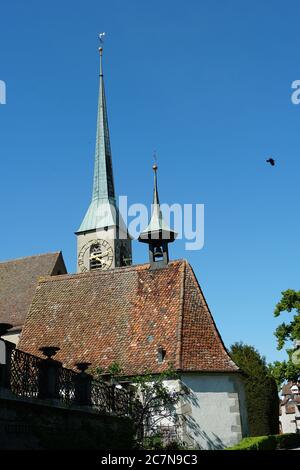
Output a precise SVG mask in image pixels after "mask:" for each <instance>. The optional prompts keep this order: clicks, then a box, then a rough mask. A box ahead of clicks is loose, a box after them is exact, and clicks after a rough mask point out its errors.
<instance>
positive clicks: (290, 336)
mask: <svg viewBox="0 0 300 470" xmlns="http://www.w3.org/2000/svg"><path fill="white" fill-rule="evenodd" d="M292 311H294V312H295V315H294V316H293V319H292V320H291V321H290V322H289V323H284V322H283V323H281V325H279V326H278V327H277V328H276V331H275V336H276V338H277V343H278V346H277V349H279V350H280V349H282V348H283V346H284V345H285V344H286V342H287V341H294V340H296V339H300V291H295V290H292V289H288V290H286V291H283V292H282V298H281V300H280V302H278V304H277V305H276V307H275V310H274V317H279V315H281V313H282V312H289V313H290V312H292Z"/></svg>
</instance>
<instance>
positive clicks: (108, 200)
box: [77, 47, 117, 233]
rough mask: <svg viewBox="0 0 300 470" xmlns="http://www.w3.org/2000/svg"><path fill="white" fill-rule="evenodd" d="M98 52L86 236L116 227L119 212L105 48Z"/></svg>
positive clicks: (82, 228) (81, 227)
mask: <svg viewBox="0 0 300 470" xmlns="http://www.w3.org/2000/svg"><path fill="white" fill-rule="evenodd" d="M99 52H100V84H99V100H98V115H97V133H96V149H95V169H94V184H93V195H92V202H91V204H90V207H89V209H88V211H87V213H86V215H85V217H84V219H83V222H82V224H81V226H80V228H79V230H78V232H86V231H89V230H94V229H99V228H102V227H109V226H111V225H114V224H115V223H116V210H117V209H116V199H115V188H114V178H113V170H112V158H111V149H110V138H109V128H108V118H107V109H106V99H105V89H104V79H103V67H102V55H103V49H102V47H100V48H99ZM78 232H77V233H78Z"/></svg>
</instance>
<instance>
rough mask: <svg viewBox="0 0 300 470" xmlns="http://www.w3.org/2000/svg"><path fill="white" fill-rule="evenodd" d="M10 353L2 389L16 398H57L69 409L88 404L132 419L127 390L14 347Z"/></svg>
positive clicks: (99, 409)
mask: <svg viewBox="0 0 300 470" xmlns="http://www.w3.org/2000/svg"><path fill="white" fill-rule="evenodd" d="M2 341H3V340H2ZM4 343H7V342H6V341H4ZM7 350H9V357H8V358H7V362H6V364H3V365H2V366H4V372H5V373H4V374H3V377H5V380H4V381H3V383H2V386H4V387H5V388H8V389H9V390H10V392H11V393H13V394H14V395H16V396H18V397H22V398H52V399H53V398H55V399H56V400H57V401H59V402H61V403H62V404H64V405H67V406H72V405H79V404H80V405H82V404H85V405H89V406H90V407H92V408H93V409H94V410H96V411H98V412H99V413H104V414H113V415H116V416H131V411H132V396H131V393H130V392H129V391H128V390H127V389H126V388H122V387H120V385H117V384H111V383H105V382H104V381H99V380H93V379H92V377H91V376H90V375H89V374H86V373H85V372H83V373H77V372H75V371H74V370H71V369H67V368H65V367H62V365H61V363H60V362H58V361H55V360H53V359H49V358H48V359H42V358H40V357H37V356H33V355H32V354H28V353H26V352H24V351H21V350H19V349H14V348H10V349H9V348H8V349H7ZM0 379H1V376H0ZM0 387H1V380H0Z"/></svg>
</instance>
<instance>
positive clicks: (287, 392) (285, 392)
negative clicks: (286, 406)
mask: <svg viewBox="0 0 300 470" xmlns="http://www.w3.org/2000/svg"><path fill="white" fill-rule="evenodd" d="M293 385H296V386H298V387H299V389H300V383H299V382H292V381H290V382H288V383H286V384H284V385H283V386H282V389H281V394H282V395H291V394H292V393H293V392H292V390H291V388H292V387H293Z"/></svg>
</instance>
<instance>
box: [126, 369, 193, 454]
mask: <svg viewBox="0 0 300 470" xmlns="http://www.w3.org/2000/svg"><path fill="white" fill-rule="evenodd" d="M175 379H178V376H177V374H176V372H174V370H173V369H172V367H170V368H169V370H167V371H165V372H162V373H161V374H158V375H153V374H149V373H146V374H144V375H140V376H136V377H134V378H132V379H131V380H132V387H133V388H134V389H135V394H136V396H137V397H138V399H139V403H138V406H136V407H135V412H136V415H135V417H134V421H135V425H136V430H137V436H138V441H139V443H140V444H141V445H142V443H143V442H144V439H145V435H146V434H148V435H151V434H153V435H155V432H156V430H157V428H158V427H159V425H160V424H162V423H164V424H166V423H168V425H169V426H170V425H174V426H176V424H177V423H178V419H179V417H178V414H177V412H176V405H177V403H178V402H179V400H180V398H181V397H182V396H183V395H185V393H186V391H185V390H184V389H183V388H182V387H181V388H180V389H177V390H175V389H174V388H169V387H168V386H167V385H166V384H167V383H168V381H170V380H175Z"/></svg>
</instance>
